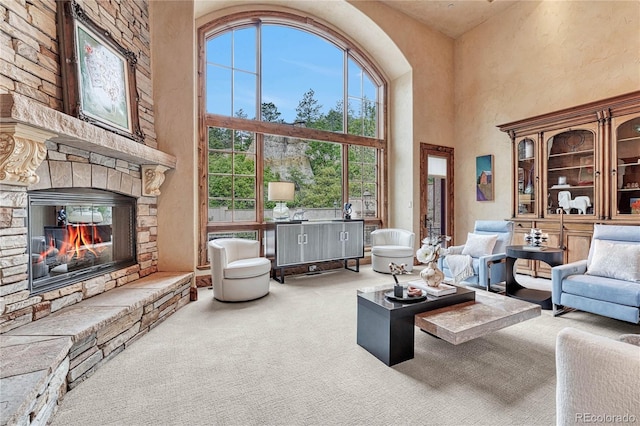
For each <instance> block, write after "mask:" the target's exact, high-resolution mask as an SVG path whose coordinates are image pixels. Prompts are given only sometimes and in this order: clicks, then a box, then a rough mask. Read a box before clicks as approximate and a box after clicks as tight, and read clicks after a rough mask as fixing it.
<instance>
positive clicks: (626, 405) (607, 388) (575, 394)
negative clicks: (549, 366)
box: [556, 327, 640, 426]
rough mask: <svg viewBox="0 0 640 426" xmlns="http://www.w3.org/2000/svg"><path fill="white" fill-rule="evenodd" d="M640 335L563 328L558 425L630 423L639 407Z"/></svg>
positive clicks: (559, 340) (558, 351) (559, 349)
mask: <svg viewBox="0 0 640 426" xmlns="http://www.w3.org/2000/svg"><path fill="white" fill-rule="evenodd" d="M639 338H640V335H638V334H623V335H622V336H619V337H618V338H617V339H611V338H609V337H604V336H598V335H595V334H592V333H590V332H586V331H582V330H578V329H575V328H571V327H567V328H564V329H562V330H560V332H559V333H558V335H557V337H556V375H557V380H556V425H560V426H562V425H576V424H585V423H594V424H597V423H606V424H627V423H629V424H633V423H636V422H637V416H638V414H639V412H638V407H640V389H639V388H638V377H640V347H638V346H637V345H638V344H639V343H640V342H639V340H640V339H639Z"/></svg>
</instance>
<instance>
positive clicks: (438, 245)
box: [416, 235, 451, 287]
mask: <svg viewBox="0 0 640 426" xmlns="http://www.w3.org/2000/svg"><path fill="white" fill-rule="evenodd" d="M445 241H451V237H449V236H448V235H438V236H432V237H427V238H425V239H424V240H422V247H420V248H419V249H418V250H417V251H416V258H417V259H418V262H420V263H424V264H426V265H427V267H426V268H424V269H423V270H422V271H421V272H420V278H422V279H423V280H424V282H425V283H427V285H428V286H430V287H438V286H439V285H440V283H441V282H442V280H443V279H444V273H443V272H442V271H441V270H440V269H439V268H438V259H439V258H440V256H444V255H446V254H447V252H448V250H447V249H446V248H444V247H442V243H443V242H445Z"/></svg>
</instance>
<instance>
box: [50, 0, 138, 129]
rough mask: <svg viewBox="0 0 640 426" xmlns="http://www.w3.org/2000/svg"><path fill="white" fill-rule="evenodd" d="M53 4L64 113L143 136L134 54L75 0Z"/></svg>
mask: <svg viewBox="0 0 640 426" xmlns="http://www.w3.org/2000/svg"><path fill="white" fill-rule="evenodd" d="M61 6H62V7H59V8H58V22H59V25H60V29H59V33H60V52H61V56H62V61H61V62H62V65H63V66H62V81H63V98H64V108H65V112H66V113H67V114H69V115H72V116H74V117H77V118H79V119H81V120H84V121H87V122H89V123H92V124H94V125H96V126H100V127H102V128H105V129H107V130H110V131H112V132H114V133H117V134H119V135H122V136H125V137H128V138H131V139H134V140H136V141H138V142H142V141H143V140H144V134H143V133H142V131H141V129H140V124H139V119H138V91H137V87H136V72H135V71H136V63H137V58H136V56H135V54H134V53H133V52H132V51H130V50H128V49H125V48H124V47H122V46H121V45H120V44H118V43H117V42H116V40H114V39H113V37H112V36H111V35H110V33H109V32H108V31H106V30H104V29H102V28H101V27H99V26H98V25H97V24H96V23H95V22H93V21H92V20H91V19H90V18H89V17H88V16H87V14H86V12H85V11H84V10H83V9H82V7H80V5H79V4H78V3H76V2H75V1H64V2H63V4H62V5H61Z"/></svg>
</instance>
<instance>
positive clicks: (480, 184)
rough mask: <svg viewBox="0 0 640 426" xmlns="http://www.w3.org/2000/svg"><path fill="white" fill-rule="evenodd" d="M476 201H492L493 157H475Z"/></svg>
mask: <svg viewBox="0 0 640 426" xmlns="http://www.w3.org/2000/svg"><path fill="white" fill-rule="evenodd" d="M476 201H493V155H482V156H479V157H476Z"/></svg>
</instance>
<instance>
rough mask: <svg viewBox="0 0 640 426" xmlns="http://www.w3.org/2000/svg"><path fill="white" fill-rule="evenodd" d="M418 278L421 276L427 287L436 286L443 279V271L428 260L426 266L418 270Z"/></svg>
mask: <svg viewBox="0 0 640 426" xmlns="http://www.w3.org/2000/svg"><path fill="white" fill-rule="evenodd" d="M420 278H422V280H423V281H424V282H425V283H427V285H428V286H429V287H438V286H439V285H440V283H441V282H442V280H443V279H444V272H442V271H441V270H440V269H438V264H437V263H436V262H429V263H427V267H426V268H424V269H423V270H422V271H420Z"/></svg>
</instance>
